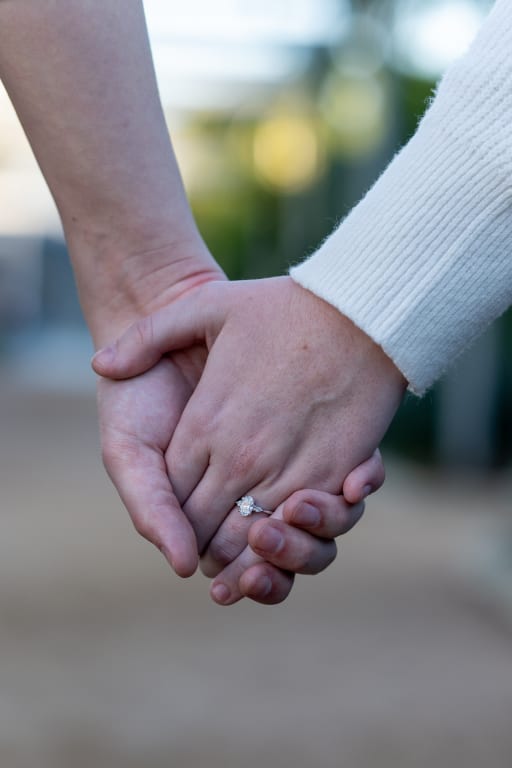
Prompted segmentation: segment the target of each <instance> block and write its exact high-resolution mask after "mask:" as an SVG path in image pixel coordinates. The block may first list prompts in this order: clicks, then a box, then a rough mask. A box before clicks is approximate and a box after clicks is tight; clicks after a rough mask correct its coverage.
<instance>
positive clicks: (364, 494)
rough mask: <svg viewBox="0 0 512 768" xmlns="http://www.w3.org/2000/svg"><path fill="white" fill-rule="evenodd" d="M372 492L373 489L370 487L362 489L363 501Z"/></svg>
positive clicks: (366, 486)
mask: <svg viewBox="0 0 512 768" xmlns="http://www.w3.org/2000/svg"><path fill="white" fill-rule="evenodd" d="M372 491H373V488H372V486H371V485H365V486H364V488H363V499H366V498H367V497H368V496H369V495H370V493H371V492H372Z"/></svg>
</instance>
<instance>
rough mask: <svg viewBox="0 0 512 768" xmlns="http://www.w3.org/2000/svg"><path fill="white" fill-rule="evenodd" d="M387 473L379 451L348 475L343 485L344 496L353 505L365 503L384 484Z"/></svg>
mask: <svg viewBox="0 0 512 768" xmlns="http://www.w3.org/2000/svg"><path fill="white" fill-rule="evenodd" d="M385 479H386V471H385V469H384V464H383V462H382V456H381V454H380V451H379V449H377V450H376V451H375V453H374V454H373V456H371V457H370V458H369V459H368V460H367V461H364V462H363V463H362V464H360V465H359V466H358V467H356V468H355V469H353V470H352V472H351V473H350V474H349V475H347V477H346V478H345V482H344V483H343V495H344V497H345V498H346V500H347V501H348V502H350V503H351V504H357V502H359V501H363V499H365V498H366V497H367V496H369V495H370V493H375V491H378V490H379V488H380V487H381V486H382V485H383V484H384V480H385Z"/></svg>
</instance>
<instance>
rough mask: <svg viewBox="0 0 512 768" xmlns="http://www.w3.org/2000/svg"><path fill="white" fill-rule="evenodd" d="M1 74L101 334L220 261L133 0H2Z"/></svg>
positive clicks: (93, 322) (94, 324) (93, 328)
mask: <svg viewBox="0 0 512 768" xmlns="http://www.w3.org/2000/svg"><path fill="white" fill-rule="evenodd" d="M0 76H1V77H2V80H3V81H4V84H5V86H6V88H7V90H8V92H9V94H10V96H11V99H12V101H13V103H14V106H15V108H16V110H17V112H18V115H19V117H20V120H21V122H22V124H23V126H24V129H25V131H26V133H27V136H28V138H29V140H30V143H31V145H32V148H33V151H34V153H35V155H36V157H37V159H38V162H39V165H40V167H41V169H42V171H43V174H44V176H45V178H46V180H47V182H48V185H49V187H50V189H51V191H52V194H53V197H54V199H55V202H56V204H57V207H58V210H59V213H60V216H61V219H62V223H63V226H64V231H65V235H66V239H67V242H68V246H69V249H70V253H71V257H72V260H73V263H74V268H75V272H76V276H77V283H78V287H79V292H80V298H81V302H82V306H83V309H84V313H85V315H86V319H87V321H88V323H89V326H90V328H91V331H92V333H93V336H94V337H95V340H96V342H97V343H100V344H101V343H103V342H104V341H106V340H107V339H109V338H112V337H113V336H115V335H116V334H117V333H118V331H120V330H122V328H123V327H124V326H125V325H126V324H127V323H129V322H131V320H133V319H134V318H135V317H136V316H137V315H139V314H140V313H142V312H147V311H150V310H151V309H153V308H155V307H157V306H159V305H160V304H161V303H163V302H164V301H165V300H169V298H172V293H173V286H175V284H176V283H182V285H181V287H180V288H179V290H182V289H183V287H184V286H185V285H186V284H187V283H186V282H184V283H183V282H182V281H184V280H185V281H197V280H200V279H201V277H202V275H203V273H205V274H208V273H209V272H210V271H213V272H216V270H217V266H216V264H215V262H214V260H213V259H212V258H211V256H210V255H209V254H208V251H207V249H206V247H205V246H204V244H203V243H202V240H201V238H200V236H199V234H198V232H197V229H196V227H195V224H194V221H193V217H192V215H191V212H190V209H189V206H188V203H187V200H186V196H185V193H184V190H183V185H182V182H181V178H180V174H179V171H178V167H177V164H176V160H175V158H174V154H173V151H172V147H171V143H170V139H169V135H168V131H167V128H166V125H165V120H164V116H163V113H162V108H161V104H160V99H159V96H158V91H157V87H156V81H155V76H154V71H153V64H152V59H151V54H150V50H149V44H148V40H147V34H146V27H145V21H144V15H143V9H142V3H141V2H140V0H102V2H99V1H98V0H53V1H52V2H44V3H41V2H40V0H2V2H0ZM107 329H108V330H107Z"/></svg>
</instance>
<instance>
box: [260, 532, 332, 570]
mask: <svg viewBox="0 0 512 768" xmlns="http://www.w3.org/2000/svg"><path fill="white" fill-rule="evenodd" d="M249 545H250V547H251V549H252V550H253V551H254V552H255V553H256V554H257V555H259V556H260V557H261V558H263V559H264V560H266V561H267V562H269V563H271V564H272V565H275V566H276V567H277V568H281V569H282V570H287V571H293V572H294V573H309V574H313V573H320V571H323V570H324V569H325V568H327V567H328V566H329V565H330V564H331V563H332V562H333V560H334V559H335V558H336V554H337V547H336V542H335V541H334V539H321V538H317V537H316V536H313V535H312V534H310V533H307V532H306V531H302V530H300V529H298V528H293V527H292V526H289V525H286V523H283V522H281V521H279V520H273V519H270V520H260V521H258V522H256V523H254V525H253V526H252V528H251V530H250V531H249Z"/></svg>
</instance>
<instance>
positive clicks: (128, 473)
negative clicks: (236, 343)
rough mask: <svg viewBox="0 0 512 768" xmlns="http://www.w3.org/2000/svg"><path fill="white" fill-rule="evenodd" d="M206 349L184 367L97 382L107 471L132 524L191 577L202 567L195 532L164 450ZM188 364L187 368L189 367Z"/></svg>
mask: <svg viewBox="0 0 512 768" xmlns="http://www.w3.org/2000/svg"><path fill="white" fill-rule="evenodd" d="M203 357H204V355H202V351H201V350H200V349H198V350H192V351H191V353H189V359H188V361H187V359H186V358H184V359H182V360H181V363H182V367H181V369H180V367H179V366H178V365H177V364H175V363H173V362H171V361H170V360H162V361H161V362H160V363H159V364H158V365H157V366H155V367H154V368H153V369H152V370H151V371H148V372H147V373H145V374H143V375H142V376H139V377H138V378H136V379H131V380H130V381H109V380H108V379H101V380H100V381H99V382H98V413H99V422H100V433H101V443H102V450H103V461H104V464H105V468H106V470H107V472H108V474H109V476H110V478H111V480H112V482H113V483H114V485H115V486H116V488H117V491H118V493H119V495H120V497H121V499H122V501H123V502H124V504H125V506H126V508H127V510H128V512H129V514H130V517H131V519H132V521H133V524H134V526H135V528H136V530H137V531H138V533H140V534H141V535H142V536H144V538H146V539H148V540H149V541H150V542H152V543H153V544H155V546H157V547H158V548H159V549H160V550H161V552H162V553H163V554H164V556H165V557H166V558H167V560H168V562H169V563H170V565H171V566H172V568H173V569H174V570H175V571H176V573H177V574H178V575H180V576H183V577H186V576H190V575H191V574H192V573H194V571H195V570H196V567H197V563H198V553H197V542H196V536H195V533H194V531H193V529H192V527H191V525H190V523H189V521H188V520H187V518H186V517H185V515H184V514H183V512H182V509H181V506H180V504H179V501H178V500H177V499H176V496H175V495H174V492H173V489H172V486H171V483H170V480H169V475H168V472H167V466H166V463H165V452H166V450H167V448H168V446H169V442H170V440H171V437H172V434H173V432H174V430H175V428H176V424H177V423H178V421H179V418H180V416H181V414H182V411H183V408H184V407H185V404H186V402H187V400H188V399H189V397H190V395H191V393H192V391H193V386H194V377H195V374H194V368H195V367H196V366H199V367H200V369H201V370H202V363H203V359H202V358H203ZM187 362H188V365H187Z"/></svg>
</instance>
